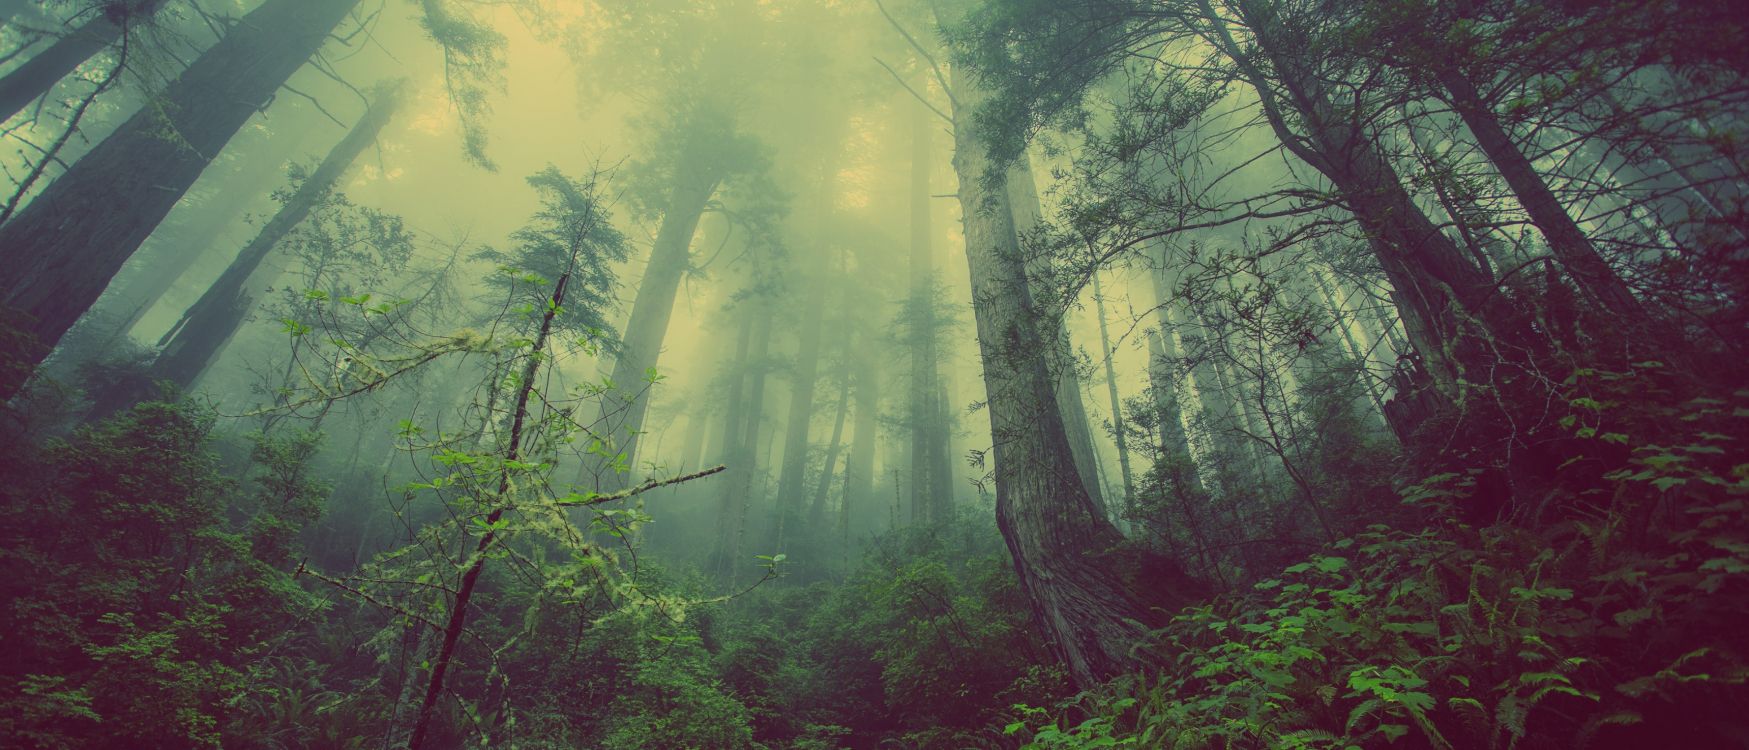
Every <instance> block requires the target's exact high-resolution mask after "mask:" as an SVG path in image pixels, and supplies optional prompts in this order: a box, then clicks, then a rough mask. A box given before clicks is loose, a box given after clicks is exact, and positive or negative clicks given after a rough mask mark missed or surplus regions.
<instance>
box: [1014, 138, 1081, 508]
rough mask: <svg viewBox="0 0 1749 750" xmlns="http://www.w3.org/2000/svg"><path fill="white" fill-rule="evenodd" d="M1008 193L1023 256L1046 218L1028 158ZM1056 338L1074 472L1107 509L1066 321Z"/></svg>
mask: <svg viewBox="0 0 1749 750" xmlns="http://www.w3.org/2000/svg"><path fill="white" fill-rule="evenodd" d="M1007 185H1008V190H1007V194H1006V195H1005V196H1004V197H1005V198H1006V200H1007V203H1008V207H1009V210H1010V211H1011V213H1012V214H1013V217H1014V219H1013V230H1014V234H1015V237H1016V241H1015V251H1014V252H1015V256H1016V257H1020V256H1022V255H1024V249H1023V248H1021V247H1020V243H1019V238H1021V237H1024V236H1025V235H1026V233H1027V232H1030V231H1032V229H1033V228H1034V227H1036V226H1038V222H1039V220H1040V219H1041V217H1042V216H1043V213H1044V212H1043V209H1042V208H1041V207H1040V205H1039V198H1038V184H1037V182H1036V181H1035V180H1034V179H1033V173H1032V165H1031V163H1030V160H1029V158H1028V157H1026V156H1022V157H1021V159H1020V161H1019V162H1018V163H1017V164H1016V165H1015V166H1014V167H1013V168H1011V169H1010V170H1009V174H1008V182H1007ZM1030 261H1031V259H1028V269H1027V271H1028V273H1029V274H1035V275H1036V274H1037V273H1039V270H1038V267H1037V265H1036V264H1034V263H1031V262H1030ZM1054 334H1055V335H1054V336H1053V337H1052V338H1051V340H1050V346H1051V350H1050V351H1051V357H1050V358H1049V359H1048V361H1047V362H1046V364H1047V365H1049V366H1050V368H1051V381H1052V383H1053V384H1054V385H1053V387H1054V388H1055V390H1056V396H1057V405H1058V407H1059V408H1061V409H1062V410H1063V424H1064V425H1065V427H1066V428H1067V429H1068V432H1069V448H1070V450H1071V451H1072V453H1073V454H1074V458H1075V471H1076V472H1077V473H1079V474H1080V475H1081V481H1082V483H1083V484H1085V485H1087V494H1088V495H1091V496H1092V497H1093V502H1094V504H1096V505H1098V506H1100V507H1105V499H1104V495H1105V493H1104V491H1103V489H1104V488H1102V487H1101V486H1100V484H1099V452H1098V450H1096V449H1095V448H1094V447H1093V429H1092V426H1091V425H1089V424H1088V422H1087V406H1086V404H1085V403H1084V402H1083V401H1082V396H1081V378H1080V375H1079V374H1078V373H1076V372H1075V348H1074V345H1073V343H1072V342H1071V341H1070V339H1069V328H1068V325H1067V321H1066V320H1059V321H1058V322H1057V324H1056V325H1055V326H1054Z"/></svg>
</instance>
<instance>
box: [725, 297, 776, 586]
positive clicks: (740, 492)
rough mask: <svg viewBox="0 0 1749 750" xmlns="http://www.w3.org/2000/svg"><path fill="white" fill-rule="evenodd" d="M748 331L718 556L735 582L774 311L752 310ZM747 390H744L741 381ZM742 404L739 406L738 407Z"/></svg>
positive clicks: (728, 431) (730, 428) (729, 434)
mask: <svg viewBox="0 0 1749 750" xmlns="http://www.w3.org/2000/svg"><path fill="white" fill-rule="evenodd" d="M745 314H747V315H748V316H749V317H748V320H749V323H748V325H750V326H751V328H750V329H745V330H747V331H748V333H747V334H746V335H747V337H748V339H749V344H748V346H747V347H746V348H745V352H746V357H745V358H744V359H742V366H741V368H740V370H741V374H740V377H739V378H737V379H736V381H735V382H736V386H735V387H736V389H737V390H736V393H735V394H734V396H733V398H734V401H731V402H730V408H731V409H735V415H734V416H735V418H733V419H730V420H728V424H726V425H724V432H723V438H724V443H725V445H724V447H725V448H726V449H727V452H728V456H729V458H728V460H726V461H724V463H725V464H726V465H727V466H728V467H729V470H728V471H729V477H728V479H729V481H728V487H727V488H726V489H725V491H724V493H723V503H722V506H721V509H720V515H719V520H718V523H719V526H720V527H719V531H718V552H717V558H718V559H719V561H720V564H721V565H722V568H721V570H722V572H723V574H724V576H725V577H726V578H727V579H728V581H729V584H730V585H731V586H732V585H734V583H735V582H736V581H737V580H739V576H740V569H741V566H742V564H743V563H744V562H745V561H744V560H742V559H741V558H742V556H743V553H742V551H741V545H742V541H743V539H744V537H745V536H746V522H747V514H748V511H749V506H750V504H751V503H750V498H751V496H752V495H753V482H754V478H755V476H756V475H757V474H758V473H759V467H760V461H759V448H760V445H759V428H760V422H761V421H762V420H763V418H764V414H765V374H766V370H767V369H768V367H769V362H768V360H769V359H770V356H771V329H772V313H771V311H770V310H769V309H759V310H748V311H746V313H745ZM743 382H744V383H745V386H746V390H745V392H744V393H743V392H741V390H740V389H741V384H742V383H743ZM737 407H739V408H738V409H737Z"/></svg>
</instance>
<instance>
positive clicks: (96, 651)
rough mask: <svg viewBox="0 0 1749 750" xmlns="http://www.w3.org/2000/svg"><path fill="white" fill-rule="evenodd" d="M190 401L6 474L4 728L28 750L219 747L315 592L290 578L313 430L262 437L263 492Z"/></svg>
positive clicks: (120, 422)
mask: <svg viewBox="0 0 1749 750" xmlns="http://www.w3.org/2000/svg"><path fill="white" fill-rule="evenodd" d="M210 427H211V421H210V420H209V419H208V418H207V417H206V416H204V415H203V414H201V413H200V412H199V411H197V410H196V409H194V408H193V407H190V406H183V405H172V404H164V403H147V404H142V405H140V406H138V407H136V408H134V409H133V410H131V411H129V412H126V413H123V414H121V415H118V416H117V417H115V418H113V419H110V420H108V421H105V422H103V423H101V424H97V425H94V426H90V427H85V428H81V429H80V430H79V431H77V432H76V433H74V434H73V435H72V436H71V437H70V438H68V439H67V440H65V441H56V442H53V443H51V444H49V445H48V446H46V447H45V448H43V449H41V450H40V451H37V452H33V453H28V454H24V455H18V454H15V455H14V456H12V457H11V458H12V460H10V461H9V462H8V464H7V468H6V470H5V477H4V481H3V482H0V484H3V485H4V486H3V487H0V493H3V494H0V516H3V517H4V523H5V527H6V529H7V533H8V537H7V539H6V543H5V544H4V546H3V549H0V576H3V577H4V581H3V582H0V586H3V587H4V598H5V600H6V601H7V602H8V604H7V606H6V609H5V611H4V613H3V614H0V627H4V629H5V632H6V633H7V634H8V643H9V653H10V654H12V656H11V657H9V658H8V659H7V661H6V663H5V664H4V665H0V706H3V708H0V716H3V717H4V718H0V734H4V735H5V736H7V737H10V738H13V739H14V740H16V741H18V742H19V743H20V744H22V745H23V746H26V747H42V748H60V747H141V748H155V747H164V748H187V747H217V746H219V744H220V736H221V732H222V730H223V728H224V727H225V726H226V724H227V722H229V721H231V720H232V719H234V718H235V716H236V715H237V712H236V711H235V710H234V709H235V706H234V705H233V700H234V699H235V697H236V696H238V695H240V694H242V693H244V692H245V689H246V687H245V686H246V685H248V683H249V680H248V673H249V672H250V670H251V664H252V662H253V661H254V660H255V659H256V658H259V654H260V653H261V652H263V651H264V650H266V649H268V648H269V647H270V645H271V644H273V643H274V642H275V641H276V640H278V639H279V638H280V637H281V636H282V634H283V632H284V630H285V628H286V625H287V623H289V622H291V621H292V620H294V619H295V618H297V617H299V616H302V615H304V614H307V613H308V612H309V611H311V608H312V606H313V602H312V601H310V600H309V598H308V597H307V596H306V595H305V594H304V593H303V592H302V591H301V590H300V589H298V587H297V586H296V585H294V584H293V583H292V582H291V579H290V576H289V575H288V574H287V572H286V571H285V569H284V568H285V567H286V566H287V562H288V560H289V559H290V549H289V538H290V537H291V536H293V535H295V534H296V533H297V532H298V530H299V529H301V528H302V525H303V524H307V523H308V522H309V521H311V520H314V517H315V513H316V506H315V505H314V502H315V498H316V497H318V496H319V495H318V494H316V491H315V488H314V487H313V486H312V485H310V484H309V483H308V481H307V479H305V478H304V474H303V469H302V462H303V461H304V460H305V459H307V458H308V452H307V451H305V450H302V449H300V448H299V447H298V446H299V445H304V446H311V445H313V441H312V439H309V438H297V439H292V440H290V441H275V440H266V439H263V440H260V441H258V442H257V457H258V458H260V459H262V460H263V464H262V466H263V469H262V473H261V475H260V477H259V480H258V484H259V486H260V487H261V493H260V494H259V495H258V496H256V497H254V498H253V499H252V500H251V502H249V503H247V504H242V505H238V506H235V507H238V508H243V507H251V508H253V509H254V510H253V513H252V514H251V517H249V518H248V519H246V520H240V519H228V518H226V516H225V514H224V512H223V511H224V510H225V508H226V506H227V505H228V503H227V502H226V498H227V496H230V495H232V494H233V493H235V492H236V491H237V487H236V485H235V484H234V483H232V482H231V481H229V480H227V479H226V478H225V477H224V476H222V475H221V474H220V473H219V471H218V463H217V459H216V458H215V456H214V455H213V454H212V453H211V452H210V451H209V444H210V442H209V437H208V432H209V430H210Z"/></svg>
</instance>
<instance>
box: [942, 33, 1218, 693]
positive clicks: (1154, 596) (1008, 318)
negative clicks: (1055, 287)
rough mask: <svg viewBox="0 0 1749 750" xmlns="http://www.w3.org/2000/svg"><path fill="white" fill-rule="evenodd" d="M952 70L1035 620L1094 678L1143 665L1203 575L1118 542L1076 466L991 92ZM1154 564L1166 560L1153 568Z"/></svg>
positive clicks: (1004, 518)
mask: <svg viewBox="0 0 1749 750" xmlns="http://www.w3.org/2000/svg"><path fill="white" fill-rule="evenodd" d="M952 75H953V83H952V85H953V91H954V93H955V94H956V99H955V103H954V118H955V124H956V127H955V128H954V159H953V161H954V170H955V171H956V172H957V173H958V175H959V200H960V207H961V210H962V215H963V216H964V221H965V237H966V256H967V265H968V267H969V270H970V274H971V280H972V306H973V311H974V315H975V319H976V321H977V332H978V345H979V349H980V351H981V352H982V356H983V365H984V382H985V385H986V390H987V392H988V399H987V404H988V406H987V408H986V411H988V412H989V417H990V434H991V438H992V440H993V442H994V447H993V453H994V458H995V484H996V521H997V525H998V527H999V528H1000V529H1001V531H1002V538H1003V539H1004V540H1005V541H1006V542H1007V545H1008V550H1009V553H1010V555H1011V556H1012V558H1013V561H1014V567H1015V571H1016V572H1017V573H1018V574H1019V577H1020V581H1021V584H1022V587H1023V589H1024V590H1025V591H1026V594H1027V599H1028V601H1029V603H1030V604H1031V609H1032V612H1033V615H1034V617H1035V619H1036V620H1037V622H1038V623H1039V625H1040V626H1041V627H1042V629H1043V631H1044V632H1045V633H1046V634H1047V636H1048V637H1049V640H1050V642H1051V645H1052V648H1053V650H1054V651H1055V652H1056V654H1057V655H1058V656H1059V657H1060V658H1061V659H1062V660H1063V663H1064V664H1065V665H1066V666H1067V667H1068V670H1069V674H1070V676H1071V677H1073V678H1074V680H1075V682H1076V683H1077V684H1079V685H1081V686H1082V687H1086V688H1091V687H1092V686H1094V685H1096V684H1099V683H1100V682H1102V681H1104V680H1106V679H1109V678H1111V677H1113V676H1116V675H1119V674H1124V673H1128V672H1133V671H1135V670H1136V669H1137V668H1138V667H1140V666H1141V664H1140V663H1139V659H1138V657H1137V656H1136V655H1135V651H1134V649H1133V647H1134V646H1135V645H1136V644H1137V643H1139V642H1140V641H1141V640H1142V639H1144V638H1145V637H1146V636H1147V632H1148V628H1149V623H1158V622H1160V621H1161V620H1162V614H1161V613H1162V611H1163V610H1169V609H1171V608H1173V607H1174V605H1177V604H1181V603H1183V602H1184V601H1186V600H1187V594H1188V593H1190V592H1191V590H1192V589H1193V587H1194V584H1192V582H1191V581H1189V579H1187V578H1185V577H1184V576H1183V575H1182V573H1180V572H1178V571H1176V570H1174V569H1173V568H1174V566H1171V565H1168V564H1166V563H1165V561H1154V560H1148V561H1144V560H1142V559H1140V557H1139V555H1126V554H1123V553H1120V552H1118V551H1117V550H1118V548H1119V547H1120V545H1122V544H1123V537H1122V535H1121V534H1119V533H1118V531H1117V528H1116V527H1114V526H1113V525H1112V524H1111V521H1110V520H1108V519H1107V518H1106V515H1105V512H1104V510H1103V509H1102V508H1101V507H1100V505H1099V504H1098V503H1097V502H1096V501H1095V500H1094V497H1093V495H1092V494H1091V493H1090V492H1089V491H1088V484H1087V483H1086V482H1085V481H1084V480H1083V478H1082V476H1081V474H1080V471H1079V469H1078V468H1077V467H1076V465H1075V461H1074V457H1073V453H1072V449H1071V447H1070V440H1069V434H1068V431H1067V429H1066V428H1065V426H1064V421H1063V412H1062V410H1061V408H1060V407H1059V406H1058V403H1057V384H1056V379H1055V378H1053V377H1052V373H1051V367H1050V363H1049V361H1048V360H1049V359H1050V357H1051V355H1052V353H1053V352H1055V351H1056V346H1055V341H1056V340H1057V339H1058V337H1059V332H1058V331H1056V330H1052V327H1051V326H1050V325H1049V324H1044V323H1041V319H1040V315H1039V311H1038V310H1036V309H1035V308H1034V306H1033V302H1032V297H1031V294H1030V293H1029V291H1028V280H1027V269H1026V267H1025V263H1024V261H1023V259H1022V258H1020V256H1019V253H1018V252H1017V247H1016V235H1015V227H1014V216H1013V213H1012V211H1011V209H1010V208H1009V206H1008V201H1009V191H1008V190H1006V189H1004V188H1003V187H1002V186H1001V185H997V186H995V188H994V189H991V188H990V187H987V185H988V183H987V182H986V180H988V179H989V178H991V177H992V176H1000V175H1002V174H1004V172H1003V171H1001V170H992V169H991V167H992V165H991V163H990V162H989V159H988V156H987V152H986V150H985V148H986V147H985V145H984V143H982V142H981V141H980V140H979V139H978V138H977V136H976V132H977V131H976V129H975V128H974V127H973V126H972V123H971V118H970V116H969V115H970V112H972V111H974V108H975V107H976V106H977V105H978V104H979V103H980V101H981V100H982V99H983V98H984V95H983V92H982V91H980V90H978V89H977V88H976V87H975V86H974V85H973V83H972V82H971V80H969V78H968V74H967V73H966V71H964V69H963V68H961V67H959V66H956V67H955V68H954V70H953V74H952ZM1148 563H1158V569H1150V570H1148V571H1146V572H1144V571H1143V570H1141V568H1142V567H1143V566H1145V565H1147V564H1148ZM1143 581H1146V583H1145V584H1144V583H1143Z"/></svg>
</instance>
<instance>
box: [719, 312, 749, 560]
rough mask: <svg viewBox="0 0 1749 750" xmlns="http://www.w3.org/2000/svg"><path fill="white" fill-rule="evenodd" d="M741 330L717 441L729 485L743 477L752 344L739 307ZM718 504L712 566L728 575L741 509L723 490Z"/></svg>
mask: <svg viewBox="0 0 1749 750" xmlns="http://www.w3.org/2000/svg"><path fill="white" fill-rule="evenodd" d="M739 312H740V313H741V330H740V333H739V334H738V335H737V336H736V337H735V339H736V340H735V358H734V360H732V361H731V362H730V364H729V372H728V376H727V380H728V383H727V384H726V388H725V390H727V391H728V401H727V403H728V407H727V409H726V410H725V411H724V414H723V433H722V439H721V440H719V441H717V443H718V444H717V460H718V461H720V462H722V463H723V464H724V465H726V466H728V467H729V470H728V480H729V486H730V487H734V486H735V485H737V484H739V483H740V482H741V481H742V478H741V471H742V468H743V467H742V465H741V438H742V428H741V423H742V421H743V420H745V419H746V416H747V397H746V389H744V388H743V387H742V385H743V384H744V383H745V381H746V379H747V369H748V364H747V357H748V354H749V352H750V350H751V349H752V346H753V316H752V315H751V314H749V313H748V311H747V310H746V309H745V308H742V309H741V310H740V311H739ZM721 497H722V500H721V502H720V504H719V506H718V508H717V540H716V546H715V548H714V549H713V550H712V552H711V556H712V558H713V559H712V561H711V562H712V565H711V568H712V569H715V570H717V571H720V572H722V573H723V574H724V575H725V576H727V574H728V571H729V566H730V564H731V563H730V558H729V554H730V552H731V550H732V548H733V547H734V544H735V537H734V535H735V534H736V533H738V531H737V529H738V526H739V524H740V509H739V508H737V507H736V506H735V495H734V493H733V492H729V491H726V490H725V491H724V492H723V494H722V496H721Z"/></svg>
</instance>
